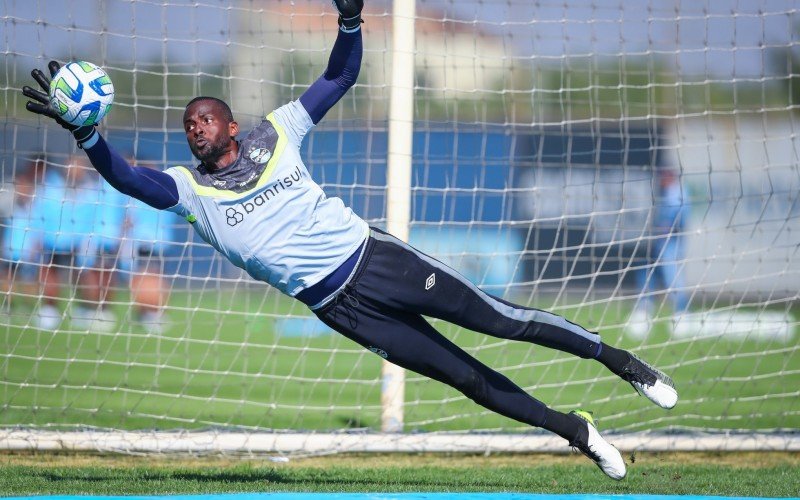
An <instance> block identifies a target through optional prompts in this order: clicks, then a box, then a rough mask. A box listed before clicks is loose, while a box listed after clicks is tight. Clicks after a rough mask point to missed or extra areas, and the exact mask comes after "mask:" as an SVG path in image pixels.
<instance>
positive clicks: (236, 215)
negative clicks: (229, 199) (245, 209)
mask: <svg viewBox="0 0 800 500" xmlns="http://www.w3.org/2000/svg"><path fill="white" fill-rule="evenodd" d="M225 217H227V222H228V225H229V226H231V227H233V226H235V225H236V224H239V223H240V222H242V221H243V220H244V214H243V213H242V212H240V211H238V210H236V209H235V208H229V209H227V210H226V211H225Z"/></svg>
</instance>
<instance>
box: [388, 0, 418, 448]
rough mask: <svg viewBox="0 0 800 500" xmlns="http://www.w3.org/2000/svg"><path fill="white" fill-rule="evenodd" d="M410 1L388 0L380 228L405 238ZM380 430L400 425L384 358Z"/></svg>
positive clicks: (399, 376)
mask: <svg viewBox="0 0 800 500" xmlns="http://www.w3.org/2000/svg"><path fill="white" fill-rule="evenodd" d="M415 4H416V0H395V1H394V2H393V3H392V76H391V78H392V87H391V94H390V96H389V137H388V141H389V146H388V148H389V150H388V157H387V164H386V168H387V174H386V177H387V182H386V229H387V230H388V231H389V232H390V233H391V234H393V235H395V236H396V237H397V238H399V239H400V240H402V241H406V242H407V241H408V237H409V228H410V226H409V225H410V222H411V168H412V167H411V163H412V162H411V160H412V153H413V136H414V76H415V74H416V64H415V60H414V35H415V33H414V17H415V13H416V5H415ZM381 380H382V383H381V407H382V411H381V430H382V431H383V432H401V431H402V430H403V403H404V399H405V371H404V370H403V369H402V368H400V367H399V366H397V365H395V364H393V363H390V362H389V361H384V362H383V365H382V368H381Z"/></svg>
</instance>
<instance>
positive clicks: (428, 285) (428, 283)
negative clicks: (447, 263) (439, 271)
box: [425, 273, 436, 290]
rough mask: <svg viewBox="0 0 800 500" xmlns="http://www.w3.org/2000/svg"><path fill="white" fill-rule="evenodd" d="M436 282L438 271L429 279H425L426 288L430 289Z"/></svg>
mask: <svg viewBox="0 0 800 500" xmlns="http://www.w3.org/2000/svg"><path fill="white" fill-rule="evenodd" d="M435 284H436V273H433V274H431V275H430V276H428V279H426V280H425V290H430V289H431V288H433V286H434V285H435Z"/></svg>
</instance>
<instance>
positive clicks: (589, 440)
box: [569, 410, 626, 481]
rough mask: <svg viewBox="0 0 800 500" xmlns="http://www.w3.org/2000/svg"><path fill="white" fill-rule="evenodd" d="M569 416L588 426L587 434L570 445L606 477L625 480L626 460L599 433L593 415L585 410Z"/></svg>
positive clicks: (582, 434)
mask: <svg viewBox="0 0 800 500" xmlns="http://www.w3.org/2000/svg"><path fill="white" fill-rule="evenodd" d="M569 414H570V415H571V416H573V417H574V418H578V419H580V420H581V422H583V423H585V424H586V433H585V434H584V433H580V434H579V435H578V436H577V437H576V438H575V439H573V440H572V441H570V443H569V445H570V446H572V447H573V448H575V449H577V450H578V451H580V452H581V453H583V454H584V455H586V456H587V457H589V458H590V459H591V460H592V461H593V462H594V463H595V464H597V466H598V467H600V470H601V471H603V473H604V474H605V475H606V476H608V477H610V478H611V479H615V480H617V481H619V480H620V479H622V478H624V477H625V472H626V471H625V460H623V458H622V455H621V454H620V452H619V450H617V449H616V448H614V447H613V446H612V445H611V444H609V443H608V441H606V440H605V439H603V437H602V436H601V435H600V433H599V432H597V429H596V428H595V426H594V418H592V414H591V413H589V412H587V411H583V410H576V411H571V412H569Z"/></svg>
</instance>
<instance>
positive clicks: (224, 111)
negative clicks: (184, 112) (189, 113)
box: [184, 95, 234, 122]
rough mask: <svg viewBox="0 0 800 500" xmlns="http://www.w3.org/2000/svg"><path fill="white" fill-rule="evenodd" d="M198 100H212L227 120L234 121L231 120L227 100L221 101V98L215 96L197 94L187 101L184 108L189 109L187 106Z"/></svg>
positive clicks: (231, 113)
mask: <svg viewBox="0 0 800 500" xmlns="http://www.w3.org/2000/svg"><path fill="white" fill-rule="evenodd" d="M198 101H214V102H215V103H217V105H218V106H219V107H221V108H222V115H223V116H224V117H225V119H226V120H228V121H229V122H232V121H234V120H233V112H232V111H231V107H230V106H228V103H227V102H225V101H223V100H222V99H217V98H216V97H211V96H205V95H201V96H197V97H195V98H194V99H192V100H191V101H189V103H188V104H187V105H186V107H185V108H184V109H189V106H191V105H192V104H194V103H196V102H198Z"/></svg>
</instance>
